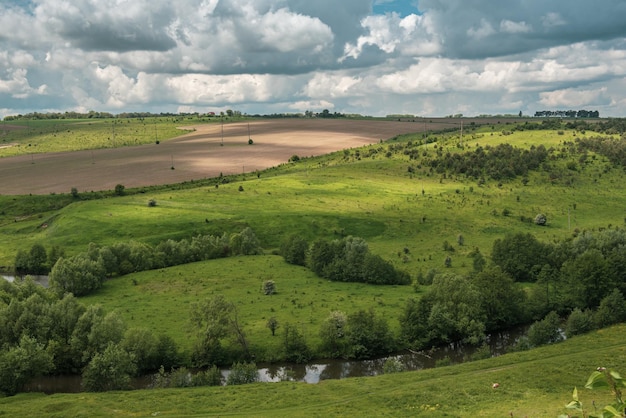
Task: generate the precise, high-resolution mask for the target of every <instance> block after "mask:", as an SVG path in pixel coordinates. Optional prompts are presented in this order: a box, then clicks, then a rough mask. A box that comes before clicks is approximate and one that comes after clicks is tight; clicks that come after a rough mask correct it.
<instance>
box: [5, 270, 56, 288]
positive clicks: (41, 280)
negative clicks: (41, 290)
mask: <svg viewBox="0 0 626 418" xmlns="http://www.w3.org/2000/svg"><path fill="white" fill-rule="evenodd" d="M0 277H2V278H3V279H4V280H6V281H7V282H11V283H13V282H14V281H15V276H14V275H12V274H10V273H0ZM30 277H32V278H33V281H34V282H35V283H37V284H39V285H41V286H43V287H48V280H49V278H48V276H30ZM18 280H21V278H18Z"/></svg>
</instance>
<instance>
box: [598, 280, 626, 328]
mask: <svg viewBox="0 0 626 418" xmlns="http://www.w3.org/2000/svg"><path fill="white" fill-rule="evenodd" d="M624 321H626V301H625V300H624V295H622V292H620V291H619V290H618V289H613V291H612V292H611V293H610V294H608V295H607V296H605V297H604V298H603V299H602V301H600V306H599V307H598V310H597V311H596V313H595V315H594V322H595V324H596V325H597V326H598V327H599V328H603V327H607V326H609V325H613V324H617V323H620V322H624Z"/></svg>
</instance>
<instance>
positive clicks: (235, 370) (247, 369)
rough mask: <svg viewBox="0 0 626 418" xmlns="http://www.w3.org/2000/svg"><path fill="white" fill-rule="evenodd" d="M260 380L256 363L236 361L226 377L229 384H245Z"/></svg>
mask: <svg viewBox="0 0 626 418" xmlns="http://www.w3.org/2000/svg"><path fill="white" fill-rule="evenodd" d="M258 380H259V373H258V372H257V369H256V364H254V363H235V364H233V366H232V367H231V369H230V373H229V374H228V377H227V378H226V384H227V385H245V384H247V383H254V382H257V381H258Z"/></svg>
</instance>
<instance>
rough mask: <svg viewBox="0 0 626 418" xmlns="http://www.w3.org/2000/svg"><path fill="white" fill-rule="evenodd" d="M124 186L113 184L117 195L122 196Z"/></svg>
mask: <svg viewBox="0 0 626 418" xmlns="http://www.w3.org/2000/svg"><path fill="white" fill-rule="evenodd" d="M125 189H126V187H125V186H124V185H123V184H117V185H115V194H116V195H118V196H124V190H125Z"/></svg>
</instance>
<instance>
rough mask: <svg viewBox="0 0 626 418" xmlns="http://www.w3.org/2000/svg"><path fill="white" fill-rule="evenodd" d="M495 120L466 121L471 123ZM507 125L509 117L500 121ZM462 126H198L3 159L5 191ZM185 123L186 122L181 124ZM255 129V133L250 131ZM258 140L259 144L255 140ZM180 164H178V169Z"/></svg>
mask: <svg viewBox="0 0 626 418" xmlns="http://www.w3.org/2000/svg"><path fill="white" fill-rule="evenodd" d="M472 121H473V122H475V124H477V125H478V124H486V123H495V121H494V120H492V119H487V118H477V119H463V123H464V125H465V126H468V125H469V124H470V123H471V122H472ZM498 121H499V123H505V122H506V121H505V120H503V119H498ZM457 126H460V120H458V119H450V118H433V119H415V121H413V120H408V121H383V120H371V121H368V120H346V119H275V120H262V121H253V122H250V123H249V124H248V123H247V122H243V123H233V124H224V125H223V127H222V125H220V124H207V125H196V126H193V127H188V126H187V127H184V128H185V129H190V128H194V129H195V131H194V132H191V133H188V134H184V135H181V136H180V137H178V138H175V139H172V140H169V141H164V142H161V143H160V144H150V145H141V146H136V147H124V148H114V149H97V150H86V151H77V152H65V153H50V154H34V155H23V156H17V157H6V158H0V194H5V195H19V194H48V193H69V192H70V190H71V188H72V187H76V189H77V190H78V191H79V192H85V191H97V190H111V189H114V188H115V185H117V184H123V185H124V186H126V187H141V186H149V185H157V184H173V183H181V182H183V181H189V180H199V179H203V178H210V177H216V176H218V175H219V174H220V173H222V174H224V175H229V174H235V173H242V172H252V171H255V170H262V169H265V168H269V167H273V166H276V165H279V164H281V163H285V162H287V161H288V160H289V158H290V157H291V156H293V155H298V156H299V157H310V156H317V155H323V154H327V153H329V152H333V151H337V150H341V149H345V148H352V147H360V146H363V145H367V144H372V143H377V142H379V141H380V140H381V139H382V140H385V139H389V138H391V137H393V136H395V135H399V134H404V133H411V132H423V131H425V130H429V131H432V130H441V129H446V128H454V127H457ZM181 128H182V127H181ZM248 130H249V132H250V137H248ZM249 138H251V139H252V140H253V142H254V144H252V145H249V144H248V139H249ZM172 167H173V169H172Z"/></svg>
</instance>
